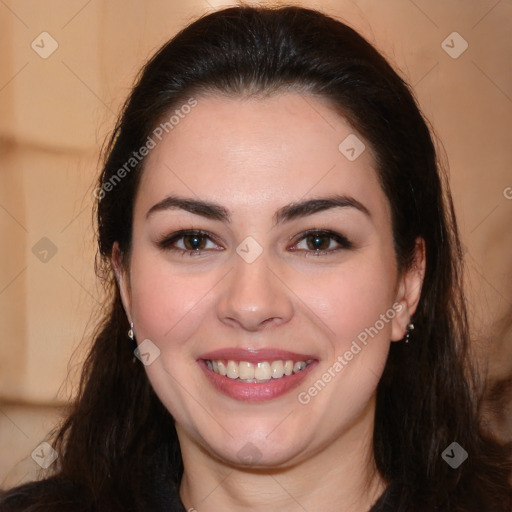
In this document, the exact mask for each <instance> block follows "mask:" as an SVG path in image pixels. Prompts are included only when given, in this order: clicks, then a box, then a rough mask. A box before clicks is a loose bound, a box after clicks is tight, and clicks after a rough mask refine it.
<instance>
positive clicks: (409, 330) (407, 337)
mask: <svg viewBox="0 0 512 512" xmlns="http://www.w3.org/2000/svg"><path fill="white" fill-rule="evenodd" d="M412 331H414V324H413V323H412V322H409V323H408V324H407V334H406V335H405V338H404V341H405V343H409V337H410V336H411V332H412Z"/></svg>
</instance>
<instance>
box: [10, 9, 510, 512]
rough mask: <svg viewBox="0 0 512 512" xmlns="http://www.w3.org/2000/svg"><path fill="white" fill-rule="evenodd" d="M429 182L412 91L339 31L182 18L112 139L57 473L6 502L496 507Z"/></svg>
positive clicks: (300, 12)
mask: <svg viewBox="0 0 512 512" xmlns="http://www.w3.org/2000/svg"><path fill="white" fill-rule="evenodd" d="M442 181H443V180H442V176H441V174H440V171H439V170H438V166H437V161H436V153H435V149H434V145H433V143H432V139H431V136H430V133H429V130H428V128H427V125H426V123H425V121H424V120H423V118H422V116H421V114H420V112H419V110H418V107H417V106H416V104H415V101H414V99H413V97H412V94H411V92H410V91H409V89H408V88H407V86H406V85H405V84H404V82H403V81H402V80H401V78H400V77H399V76H398V75H397V74H396V73H395V72H394V71H393V70H392V68H391V67H390V65H389V64H388V63H387V62H386V61H385V60H384V59H383V57H381V56H380V54H379V53H378V52H377V51H376V50H375V49H374V48H373V47H371V46H370V45H369V44H368V43H367V42H366V41H365V40H364V39H363V38H362V37H361V36H359V35H358V34H357V33H355V32H354V31H353V30H352V29H350V28H349V27H347V26H345V25H344V24H342V23H340V22H339V21H336V20H334V19H331V18H329V17H327V16H325V15H323V14H320V13H318V12H316V11H313V10H307V9H302V8H298V7H286V8H279V9H267V8H252V7H236V8H230V9H225V10H222V11H218V12H216V13H213V14H210V15H208V16H205V17H203V18H201V19H199V20H198V21H196V22H194V23H192V24H191V25H190V26H188V27H187V28H186V29H184V30H183V31H182V32H181V33H179V34H178V35H177V36H176V37H175V38H173V39H172V40H171V41H170V42H169V43H168V44H166V45H165V46H164V47H163V48H162V49H161V50H160V51H159V52H158V53H157V54H156V55H155V56H154V57H153V58H152V59H151V61H150V62H149V63H148V64H147V65H146V66H145V67H144V69H143V71H142V73H141V75H140V78H139V80H138V83H137V84H136V86H135V88H134V89H133V92H132V94H131V96H130V98H129V100H128V101H127V103H126V105H125V108H124V110H123V113H122V115H121V116H120V119H119V122H118V124H117V127H116V129H115V131H114V134H113V135H112V138H111V140H110V144H109V146H108V150H107V156H106V159H105V166H104V169H103V172H102V175H101V177H100V181H99V185H98V188H97V189H96V196H97V198H98V205H97V214H98V242H99V249H100V253H101V257H102V266H101V269H102V271H103V273H102V274H101V275H104V276H105V278H106V279H107V281H108V283H109V284H110V285H111V286H112V288H111V289H112V297H111V302H110V304H109V309H108V313H107V314H106V316H105V320H104V322H103V324H102V325H101V326H100V327H99V329H98V332H97V335H96V336H95V339H94V344H93V347H92V349H91V352H90V355H89V357H88V360H87V363H86V365H85V368H84V373H83V377H82V382H81V390H80V393H79V396H78V399H77V401H76V403H75V405H74V409H73V411H72V413H71V414H70V416H69V417H68V419H67V420H66V422H65V423H64V425H63V426H62V427H61V429H60V430H59V431H58V432H57V434H56V436H55V439H54V442H53V445H54V447H55V449H56V450H57V452H58V453H59V459H58V462H56V463H55V467H56V469H55V471H54V474H53V475H52V476H51V477H50V476H48V477H47V478H46V479H45V480H43V481H42V482H38V483H31V484H27V485H25V486H22V487H20V488H17V489H13V490H11V491H9V492H7V493H5V495H4V496H3V498H2V501H0V504H2V510H3V511H4V510H5V511H13V510H84V511H86V510H87V511H103V510H105V511H107V510H108V511H117V510H123V511H126V510H133V511H142V510H144V511H159V510H162V511H163V510H180V511H183V510H197V511H198V512H203V511H205V512H206V511H217V510H233V511H236V510H280V511H292V510H310V511H313V510H333V511H334V510H344V511H349V512H350V511H368V510H371V511H372V512H377V511H411V510H414V511H431V510H437V511H505V510H510V509H511V493H510V486H509V482H508V478H509V476H510V470H511V466H510V461H509V459H508V453H509V452H508V449H505V447H502V446H500V445H499V444H498V443H497V442H496V441H494V440H493V439H492V438H491V437H490V436H489V435H487V434H486V433H485V432H483V430H482V427H481V425H480V419H479V403H480V401H479V398H478V397H479V393H480V389H481V387H480V385H479V383H478V379H477V377H476V374H475V372H474V371H473V370H471V366H470V364H469V361H468V330H467V319H466V310H465V306H464V297H463V292H462V288H461V251H460V245H459V241H458V235H457V229H456V224H455V220H454V218H453V209H452V206H451V200H450V196H449V193H448V191H447V188H444V190H443V184H442ZM134 354H135V355H134Z"/></svg>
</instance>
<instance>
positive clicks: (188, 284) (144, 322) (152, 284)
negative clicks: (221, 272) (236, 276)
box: [131, 253, 216, 350]
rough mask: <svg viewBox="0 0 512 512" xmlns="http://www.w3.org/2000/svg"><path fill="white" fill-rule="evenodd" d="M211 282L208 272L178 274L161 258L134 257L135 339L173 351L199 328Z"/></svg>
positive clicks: (212, 285) (133, 305)
mask: <svg viewBox="0 0 512 512" xmlns="http://www.w3.org/2000/svg"><path fill="white" fill-rule="evenodd" d="M215 282H216V279H215V276H214V275H212V273H211V272H204V273H199V274H186V273H180V272H176V270H175V269H173V267H172V266H171V265H170V264H166V262H165V261H164V260H163V259H162V257H161V256H160V257H155V256H151V255H148V254H142V253H141V254H140V255H136V254H134V257H133V258H132V265H131V287H132V297H133V299H132V309H133V317H134V323H135V325H136V329H137V334H138V336H139V337H141V336H143V337H144V338H149V339H151V340H152V341H153V342H154V343H155V344H157V345H158V346H159V348H160V350H173V349H175V348H176V345H179V344H180V341H181V340H185V339H187V338H188V337H189V335H190V334H192V332H193V330H194V326H195V327H196V328H197V326H198V325H199V324H198V322H199V317H202V316H203V315H204V311H205V307H208V305H209V300H211V298H210V297H209V291H211V290H212V289H213V288H214V286H215ZM171 340H172V341H173V343H170V341H171Z"/></svg>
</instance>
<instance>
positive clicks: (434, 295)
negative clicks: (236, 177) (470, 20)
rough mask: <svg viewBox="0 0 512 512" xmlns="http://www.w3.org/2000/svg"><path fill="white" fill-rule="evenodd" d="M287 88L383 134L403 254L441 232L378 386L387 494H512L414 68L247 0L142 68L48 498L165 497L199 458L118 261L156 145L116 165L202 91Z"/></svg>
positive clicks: (382, 163) (111, 165)
mask: <svg viewBox="0 0 512 512" xmlns="http://www.w3.org/2000/svg"><path fill="white" fill-rule="evenodd" d="M284 90H294V91H298V92H302V93H307V94H313V95H317V96H319V97H322V98H326V99H327V100H329V101H330V103H331V105H332V107H333V109H335V110H336V111H338V112H339V113H340V115H342V116H343V117H344V118H345V119H347V120H348V122H349V123H350V124H351V125H352V126H353V127H354V129H355V130H357V132H358V133H360V134H361V135H362V136H363V137H364V138H365V139H366V140H367V141H368V143H369V144H370V145H371V146H372V149H373V151H374V154H375V155H376V161H377V168H378V175H379V179H380V183H381V185H382V188H383V190H384V192H385V194H386V196H387V198H388V200H389V204H390V206H391V211H392V223H393V237H394V246H395V252H396V258H397V261H398V264H399V268H400V269H401V270H404V269H406V268H408V267H409V266H410V265H411V263H412V255H413V251H414V247H415V242H416V240H417V238H418V237H421V238H423V239H424V240H425V245H426V275H425V279H424V283H423V288H422V293H421V298H420V302H419V306H418V309H417V311H416V313H415V315H414V318H413V321H414V324H415V326H416V328H415V330H414V332H413V335H412V337H411V340H410V343H408V344H404V343H393V344H392V347H391V351H390V354H389V358H388V361H387V364H386V367H385V370H384V373H383V375H382V378H381V380H380V382H379V385H378V389H377V408H376V418H375V430H374V440H373V447H374V454H375V460H376V464H377V468H378V470H379V472H380V473H381V475H382V476H383V478H384V479H385V480H386V481H387V482H389V483H390V489H393V492H389V493H388V496H387V504H385V503H384V502H382V505H381V508H379V510H393V511H401V512H405V511H407V512H410V511H412V510H414V511H420V510H438V511H450V512H453V511H477V510H478V511H479V512H481V511H484V510H485V511H505V510H510V506H511V502H510V499H511V496H510V486H509V483H508V481H507V479H508V478H509V475H510V470H511V465H510V461H509V459H508V454H509V451H508V448H507V449H506V448H505V447H503V446H500V445H499V444H498V443H497V442H496V441H494V440H492V439H491V438H490V437H489V436H488V435H486V434H485V433H484V432H483V429H482V425H481V421H480V419H479V407H480V406H479V404H480V401H479V398H478V397H479V393H480V390H481V385H480V384H479V382H478V378H477V374H476V372H475V371H474V370H472V366H471V363H470V358H469V356H470V354H469V334H468V326H467V318H466V309H465V302H464V295H463V290H462V282H461V274H462V268H461V265H462V263H461V262H462V254H461V248H460V244H459V238H458V233H457V227H456V223H455V219H454V213H453V208H452V202H451V198H450V195H449V192H448V186H447V184H446V179H445V177H444V175H443V173H442V171H441V170H440V168H439V167H440V166H439V165H438V161H437V156H436V150H435V146H434V143H433V140H432V137H431V133H430V131H429V128H428V126H427V123H426V122H425V120H424V119H423V117H422V115H421V113H420V110H419V108H418V106H417V104H416V102H415V100H414V97H413V94H412V93H411V91H410V89H409V87H408V86H407V84H406V83H405V82H404V80H402V78H400V76H399V75H398V74H397V73H396V72H395V71H394V70H393V69H392V67H391V66H390V65H389V64H388V62H387V61H386V60H385V59H384V58H383V57H382V56H381V55H380V54H379V52H378V51H377V50H376V49H375V48H374V47H372V46H371V45H370V44H369V43H368V42H367V41H366V40H365V39H364V38H362V37H361V36H360V35H359V34H358V33H357V32H355V31H354V30H353V29H351V28H350V27H348V26H347V25H345V24H343V23H341V22H339V21H337V20H335V19H333V18H330V17H328V16H326V15H324V14H321V13H320V12H317V11H314V10H310V9H304V8H300V7H284V8H262V7H233V8H228V9H224V10H221V11H217V12H214V13H212V14H209V15H207V16H204V17H202V18H200V19H199V20H197V21H195V22H194V23H192V24H191V25H189V26H188V27H186V28H185V29H184V30H183V31H181V32H180V33H179V34H177V35H176V36H175V37H174V38H173V39H172V40H171V41H169V42H168V43H167V44H166V45H164V46H163V47H162V48H161V49H160V50H159V51H158V52H157V53H156V55H154V57H153V58H152V59H151V60H150V61H149V62H148V63H147V64H146V65H145V67H144V68H143V70H142V72H141V74H140V75H139V78H138V80H137V83H136V85H135V87H134V89H133V91H132V93H131V95H130V97H129V98H128V100H127V102H126V104H125V106H124V108H123V111H122V113H121V115H120V117H119V120H118V123H117V126H116V127H115V130H114V132H113V134H112V137H111V139H110V141H109V143H108V146H107V150H106V156H105V161H104V167H103V170H102V173H101V176H100V179H99V182H98V187H99V188H98V190H99V191H100V192H101V193H100V194H98V196H99V197H100V198H101V199H100V200H99V201H98V203H97V223H98V226H97V228H98V246H99V255H100V260H99V262H98V269H97V270H98V273H99V274H100V275H101V276H103V278H104V279H105V280H106V281H107V282H108V283H109V285H110V287H111V294H110V299H109V303H108V305H107V308H106V313H105V318H104V320H103V322H102V323H101V325H100V326H99V327H98V331H97V333H96V335H95V337H94V343H93V345H92V348H91V351H90V354H89V356H88V359H87V361H86V363H85V366H84V369H83V375H82V380H81V386H80V392H79V394H78V397H77V399H76V401H75V403H74V405H73V410H72V411H71V413H70V415H69V417H68V418H67V420H66V421H65V423H64V424H63V426H62V427H61V428H60V430H59V431H58V432H57V433H56V436H55V439H54V444H55V447H56V449H57V450H58V451H59V454H60V457H59V459H58V465H56V470H55V474H54V475H53V477H52V479H49V480H47V485H46V487H44V491H43V490H41V491H40V492H39V491H38V492H39V494H38V497H37V499H35V498H34V501H33V503H34V506H35V504H37V503H38V504H41V506H47V505H48V504H53V505H54V506H55V509H57V510H59V507H58V506H57V504H61V507H62V509H63V510H67V509H66V504H69V503H75V504H80V506H81V507H83V510H98V511H99V510H109V511H111V510H151V508H146V509H145V508H144V507H145V505H144V504H146V503H148V501H147V500H148V499H150V498H148V496H149V495H151V494H152V493H156V492H158V489H161V487H162V486H165V487H166V488H167V489H169V493H171V494H174V495H176V496H177V492H178V491H177V490H178V487H179V483H180V478H181V475H182V472H183V465H182V460H181V455H180V449H179V443H178V439H177V436H176V431H175V428H174V421H173V418H172V417H171V415H170V414H169V412H168V411H167V410H166V409H165V408H164V407H163V405H162V404H161V402H160V401H159V400H158V398H157V396H156V395H155V393H154V392H153V390H152V388H151V386H150V383H149V382H148V379H147V377H146V374H145V372H144V369H143V366H142V364H139V363H138V361H136V362H135V364H134V362H133V349H134V348H135V347H134V346H133V345H131V344H130V343H129V340H128V339H127V334H126V333H127V330H128V328H129V325H128V321H127V318H126V315H125V312H124V310H123V307H122V304H121V300H120V296H119V292H118V289H117V286H116V284H115V281H114V276H113V272H112V268H111V262H110V258H111V251H112V246H113V244H114V242H116V241H117V242H118V243H119V247H120V249H121V251H122V254H123V255H124V263H125V264H126V265H128V264H129V256H130V247H131V234H132V217H133V205H134V199H135V196H136V193H137V189H138V184H139V181H140V176H141V173H142V172H143V169H144V159H141V161H140V162H138V163H137V164H136V165H133V167H130V168H129V172H126V173H124V174H123V177H122V179H120V180H115V179H114V178H113V177H114V176H115V175H116V174H117V173H118V171H119V169H121V168H123V166H124V165H126V162H127V161H129V159H130V158H131V157H133V152H134V151H137V150H138V149H139V148H141V147H142V146H143V145H144V144H145V143H146V141H147V138H148V136H150V135H151V134H152V133H153V130H154V129H155V127H156V126H158V124H159V123H160V122H161V120H162V119H163V118H164V117H165V116H169V113H170V112H172V111H173V110H174V109H176V108H177V107H178V106H180V105H181V104H185V103H186V102H187V101H188V100H189V99H190V98H191V97H200V95H201V93H204V92H214V93H218V94H225V95H229V96H235V97H243V96H244V95H248V94H256V95H265V94H269V93H275V92H279V91H284ZM125 170H126V168H125ZM117 176H119V174H117ZM114 181H115V186H112V187H110V188H109V187H106V186H105V185H106V184H107V183H111V184H112V183H114ZM107 189H108V190H107ZM453 442H457V443H458V444H459V445H460V446H461V447H462V448H463V449H464V450H465V451H466V452H467V453H468V454H469V456H468V459H467V460H466V461H465V462H464V463H463V464H461V465H460V466H459V467H458V468H455V469H454V468H452V467H450V466H449V465H448V464H447V463H446V462H445V460H444V459H443V458H442V456H441V455H442V453H443V451H444V450H445V449H446V448H447V447H449V446H450V445H451V444H452V443H453ZM35 485H36V484H32V488H31V487H30V484H29V485H28V486H25V487H23V488H21V489H17V490H13V491H11V493H10V496H11V497H10V498H8V497H6V498H4V499H5V500H6V501H5V503H9V499H11V500H12V502H13V503H14V500H15V499H16V495H17V496H18V497H19V496H22V495H24V494H25V495H29V494H32V495H33V496H34V495H35V491H34V489H35V487H34V486H35ZM31 489H32V490H31ZM38 489H42V488H41V487H38ZM16 493H17V494H16ZM73 500H74V501H73ZM76 506H77V507H78V505H76ZM34 510H39V509H37V508H34ZM73 510H79V508H75V509H73Z"/></svg>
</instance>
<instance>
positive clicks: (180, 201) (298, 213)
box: [146, 195, 371, 225]
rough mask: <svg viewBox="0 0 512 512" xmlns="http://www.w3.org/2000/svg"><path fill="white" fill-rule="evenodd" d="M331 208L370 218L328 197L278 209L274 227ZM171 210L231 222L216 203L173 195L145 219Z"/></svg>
mask: <svg viewBox="0 0 512 512" xmlns="http://www.w3.org/2000/svg"><path fill="white" fill-rule="evenodd" d="M332 208H354V209H356V210H358V211H360V212H361V213H363V214H364V215H366V216H367V217H369V218H371V214H370V211H369V210H368V208H366V206H364V204H362V203H361V202H359V201H358V200H357V199H354V198H353V197H350V196H345V195H330V196H328V197H320V198H313V199H307V200H305V201H300V202H296V203H290V204H288V205H286V206H283V207H281V208H279V210H277V212H276V213H275V214H274V217H273V221H274V225H277V224H282V223H284V222H289V221H291V220H294V219H298V218H301V217H307V216H308V215H313V214H314V213H318V212H322V211H326V210H330V209H332ZM173 209H181V210H185V211H187V212H190V213H193V214H195V215H200V216H201V217H205V218H207V219H211V220H217V221H221V222H227V223H229V222H231V214H230V212H229V210H228V209H227V208H224V207H223V206H221V205H219V204H217V203H212V202H210V201H203V200H199V199H192V198H184V197H178V196H173V195H170V196H167V197H165V198H164V199H162V200H161V201H159V202H158V203H156V204H155V205H153V206H152V207H151V208H150V209H149V210H148V212H147V213H146V219H147V218H149V217H150V216H151V215H153V214H154V213H156V212H160V211H165V210H173Z"/></svg>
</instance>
